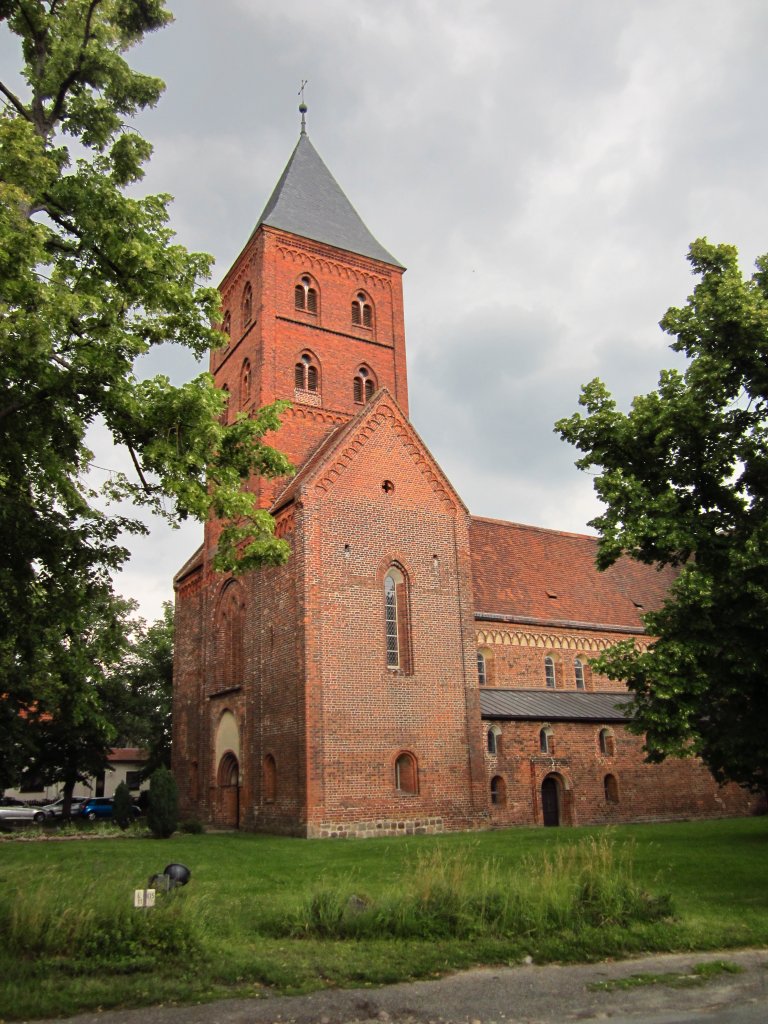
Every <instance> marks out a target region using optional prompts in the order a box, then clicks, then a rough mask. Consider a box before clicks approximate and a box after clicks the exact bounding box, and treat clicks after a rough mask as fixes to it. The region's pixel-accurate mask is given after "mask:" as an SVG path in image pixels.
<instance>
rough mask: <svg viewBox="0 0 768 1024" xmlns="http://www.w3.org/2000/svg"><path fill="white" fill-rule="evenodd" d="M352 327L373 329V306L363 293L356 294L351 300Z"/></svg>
mask: <svg viewBox="0 0 768 1024" xmlns="http://www.w3.org/2000/svg"><path fill="white" fill-rule="evenodd" d="M352 325H353V326H354V327H373V306H372V305H371V303H370V300H369V299H368V296H367V295H366V294H365V292H358V293H357V295H356V296H355V297H354V299H353V300H352Z"/></svg>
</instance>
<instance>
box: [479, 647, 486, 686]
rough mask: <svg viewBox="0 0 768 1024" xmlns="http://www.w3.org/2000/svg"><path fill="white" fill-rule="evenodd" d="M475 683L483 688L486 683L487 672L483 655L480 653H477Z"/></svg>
mask: <svg viewBox="0 0 768 1024" xmlns="http://www.w3.org/2000/svg"><path fill="white" fill-rule="evenodd" d="M477 681H478V683H479V684H480V686H485V684H486V683H487V682H488V671H487V665H486V663H485V655H484V654H483V652H482V651H478V652H477Z"/></svg>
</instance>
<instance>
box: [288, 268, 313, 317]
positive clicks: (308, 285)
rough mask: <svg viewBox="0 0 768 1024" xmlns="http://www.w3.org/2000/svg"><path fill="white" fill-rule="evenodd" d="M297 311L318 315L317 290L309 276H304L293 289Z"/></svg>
mask: <svg viewBox="0 0 768 1024" xmlns="http://www.w3.org/2000/svg"><path fill="white" fill-rule="evenodd" d="M293 301H294V305H295V306H296V309H300V310H301V311H302V312H304V313H314V314H316V313H317V288H316V287H315V284H314V283H313V281H312V278H311V277H310V276H309V275H308V274H304V275H303V276H302V277H301V278H300V280H299V281H298V282H297V284H296V286H295V287H294V289H293Z"/></svg>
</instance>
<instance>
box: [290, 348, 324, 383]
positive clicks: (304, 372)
mask: <svg viewBox="0 0 768 1024" xmlns="http://www.w3.org/2000/svg"><path fill="white" fill-rule="evenodd" d="M319 381H320V374H319V372H318V369H317V365H316V364H315V362H314V360H313V359H312V356H311V355H309V354H308V353H307V352H305V353H304V355H303V356H302V357H301V359H300V360H299V361H298V363H296V365H295V366H294V368H293V384H294V387H295V388H296V390H297V391H313V392H316V391H317V390H318V384H319Z"/></svg>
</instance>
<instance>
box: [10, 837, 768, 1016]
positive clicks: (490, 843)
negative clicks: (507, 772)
mask: <svg viewBox="0 0 768 1024" xmlns="http://www.w3.org/2000/svg"><path fill="white" fill-rule="evenodd" d="M606 834H607V835H608V836H609V846H610V848H611V851H612V853H611V857H612V861H611V865H609V869H610V871H611V872H612V874H613V875H614V876H615V877H617V878H618V880H619V882H621V883H623V881H624V880H631V881H632V882H633V884H634V885H635V888H636V889H638V890H639V889H642V890H646V891H647V892H648V893H650V894H652V895H654V896H660V895H669V896H670V897H671V907H672V916H666V917H664V918H663V919H659V920H654V919H652V918H650V917H649V918H648V919H643V918H642V917H639V918H637V919H629V918H622V917H621V912H619V911H617V912H616V914H615V915H613V914H612V912H611V911H610V909H609V910H607V911H606V910H600V911H599V912H595V913H593V914H592V916H591V917H590V915H589V913H587V914H586V916H580V917H579V918H578V920H576V919H575V918H574V919H573V920H571V918H569V917H567V916H563V915H562V914H561V911H560V910H558V909H557V908H556V907H555V909H554V910H553V909H552V908H551V907H550V908H549V909H546V908H545V909H543V910H541V911H537V914H538V916H535V915H534V918H531V919H530V920H529V919H527V918H526V919H525V920H527V921H528V923H526V924H525V925H521V926H520V927H519V929H518V930H517V931H515V930H510V928H509V927H507V928H506V930H505V929H504V928H501V927H500V926H499V927H496V926H490V925H489V926H487V927H485V926H484V925H483V924H482V921H484V920H486V918H485V917H483V916H482V915H485V914H486V913H488V914H490V913H491V911H493V910H494V908H493V907H492V906H491V904H492V903H493V901H494V900H496V901H497V902H498V899H499V891H500V890H499V886H501V887H502V889H501V891H505V887H508V888H509V889H510V891H511V890H512V888H513V887H514V886H518V889H519V895H518V897H517V899H518V902H520V903H521V904H527V903H528V902H530V903H531V904H533V902H535V900H536V899H537V898H538V897H539V895H540V894H541V893H542V892H548V891H550V890H551V891H552V892H554V890H555V888H556V886H557V884H558V878H557V876H558V872H559V871H565V868H564V867H563V865H566V864H567V862H568V858H569V857H570V856H571V855H572V854H575V853H578V851H581V853H579V854H578V855H579V856H581V857H582V858H583V857H584V851H585V850H586V851H587V852H588V851H589V850H590V849H595V850H597V849H598V846H597V845H595V844H596V843H597V844H602V846H601V847H600V848H602V849H603V850H604V849H605V843H604V841H603V840H604V838H605V836H606ZM590 844H592V846H590ZM767 857H768V817H764V818H750V819H743V820H735V821H717V822H686V823H677V824H666V825H634V826H622V827H616V828H612V829H610V830H608V831H607V832H606V830H600V829H509V830H505V831H498V832H487V833H480V834H456V835H447V836H440V837H429V836H422V837H413V838H407V839H406V838H403V839H371V840H357V841H356V840H349V841H339V842H331V841H315V840H300V839H285V838H276V837H269V836H255V835H245V834H226V835H225V834H221V835H199V836H194V835H189V836H188V835H179V836H174V837H173V838H171V839H168V840H150V839H145V838H124V837H120V838H117V839H106V838H105V839H96V838H93V839H87V840H85V839H84V840H77V839H76V840H71V841H62V842H56V841H41V842H31V841H30V842H24V841H19V840H13V841H5V840H0V1020H17V1019H21V1018H24V1019H29V1018H32V1017H43V1016H56V1015H66V1014H70V1013H75V1012H78V1011H85V1010H92V1009H96V1008H98V1007H101V1008H107V1007H116V1006H141V1005H146V1004H151V1003H161V1002H162V1003H169V1002H196V1001H205V1000H209V999H212V998H217V997H222V996H235V995H237V996H243V995H256V996H258V995H264V994H266V993H267V992H270V991H271V992H281V993H298V992H307V991H311V990H313V989H317V988H322V987H326V986H364V985H382V984H387V983H391V982H396V981H403V980H408V979H412V978H424V977H433V976H437V975H439V974H441V973H444V972H446V971H451V970H455V969H458V968H462V967H468V966H471V965H476V964H499V963H501V964H506V963H516V962H519V961H520V960H521V959H522V958H523V957H525V956H527V955H530V956H532V957H533V958H534V960H535V961H536V962H546V961H560V962H567V961H571V962H574V961H587V960H592V959H599V958H605V957H622V956H630V955H634V954H637V953H639V952H643V951H649V952H650V951H676V950H677V951H679V950H707V949H709V950H711V949H726V948H729V947H731V948H733V947H736V946H768V872H766V870H765V865H766V859H767ZM171 861H180V862H182V863H183V864H186V865H187V866H188V867H189V868H190V869H191V871H192V880H191V882H190V884H189V885H188V886H187V887H186V888H184V889H181V890H179V891H178V892H177V893H176V894H174V895H172V896H171V897H170V898H167V897H166V898H165V899H163V900H160V903H161V904H162V905H160V906H158V907H157V908H155V909H154V910H150V911H146V912H145V911H140V910H134V909H133V908H132V898H133V890H134V889H135V888H141V887H142V886H144V885H145V884H146V881H147V879H148V878H149V876H150V875H152V874H154V873H155V872H159V871H161V870H162V869H163V868H164V867H165V865H166V864H167V863H169V862H171ZM438 875H439V876H440V884H438V881H437V880H436V877H437V876H438ZM491 876H492V882H493V880H495V882H493V884H490V883H489V885H488V886H486V889H485V890H484V893H485V895H483V896H482V900H483V901H484V902H483V906H482V910H481V917H480V918H477V919H472V920H471V921H470V920H469V919H468V918H462V914H463V910H461V908H459V910H457V914H456V919H455V920H454V921H453V922H452V923H451V922H449V924H445V921H444V920H443V918H442V917H440V915H439V911H440V909H441V906H440V905H441V904H445V903H446V902H451V900H452V898H453V893H454V891H458V890H459V889H461V888H462V887H463V886H466V887H467V888H468V890H469V889H472V890H473V891H474V887H475V886H480V881H481V879H482V878H486V881H487V878H488V877H491ZM569 878H570V876H569ZM521 879H522V880H523V881H522V882H521ZM523 883H524V884H523ZM441 884H442V888H441V887H440V886H441ZM600 884H601V883H599V880H598V882H595V881H594V879H593V880H591V881H589V882H588V883H585V882H584V881H583V876H582V875H579V874H578V871H576V873H575V874H574V875H573V879H572V880H571V881H568V882H567V887H571V888H574V887H576V888H578V889H579V899H580V900H581V902H580V904H579V905H580V907H581V908H582V909H583V908H584V907H585V906H586V907H587V910H588V911H589V910H590V908H591V907H592V906H593V903H592V902H591V901H592V897H593V895H594V893H593V889H594V888H595V886H597V888H599V887H600ZM494 885H495V886H496V888H495V889H494V887H493V886H494ZM520 885H522V888H519V887H520ZM408 892H417V894H418V898H419V899H420V900H421V901H422V903H421V904H420V905H419V906H420V907H421V908H422V909H421V910H419V911H418V913H417V914H416V915H415V916H414V912H413V909H412V907H411V910H409V911H407V912H406V911H404V910H402V912H401V908H400V904H399V903H398V902H397V901H398V900H399V899H400V898H401V896H402V894H405V893H408ZM489 893H490V895H489ZM403 898H404V897H403ZM569 899H570V896H569ZM430 903H431V905H432V907H433V909H435V908H436V909H437V911H438V916H437V917H430V916H429V915H428V913H427V911H426V910H424V912H423V915H422V910H423V907H425V906H427V905H428V904H430ZM553 906H554V904H553ZM339 907H341V909H342V910H344V908H349V907H352V910H354V912H355V913H358V911H357V910H356V909H355V908H357V907H359V908H361V909H360V912H359V913H360V916H359V921H360V922H364V921H368V922H369V923H370V922H373V924H374V930H373V931H370V930H369V932H368V933H366V934H363V933H362V932H361V933H360V935H359V936H358V937H354V938H336V937H335V935H336V934H337V933H336V932H334V930H333V929H334V928H335V927H336V925H337V924H338V917H339V913H340V911H339ZM385 908H388V909H387V913H388V916H386V915H385V914H384V909H385ZM519 909H520V912H521V913H523V916H524V914H525V910H526V907H525V906H522V907H521V908H519ZM350 913H352V911H350ZM345 914H346V911H345ZM376 914H379V915H380V916H379V917H376V916H375V915H376ZM398 915H399V916H398ZM420 915H421V916H420ZM385 917H386V921H387V925H386V926H385V925H384V924H383V923H382V925H381V932H380V933H377V932H376V930H375V927H376V925H375V923H376V921H378V920H381V921H382V922H384V920H385ZM417 917H418V920H416V918H417ZM488 919H489V920H490V918H488ZM478 921H480V923H478ZM454 925H455V928H454ZM352 926H353V927H356V919H355V918H354V915H353V919H352ZM387 927H388V928H390V929H394V931H393V932H390V933H386V928H387ZM326 929H327V930H326ZM329 936H330V937H329Z"/></svg>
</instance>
